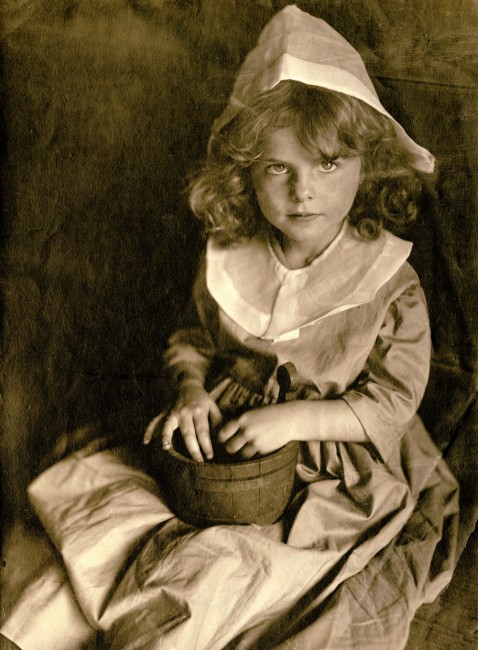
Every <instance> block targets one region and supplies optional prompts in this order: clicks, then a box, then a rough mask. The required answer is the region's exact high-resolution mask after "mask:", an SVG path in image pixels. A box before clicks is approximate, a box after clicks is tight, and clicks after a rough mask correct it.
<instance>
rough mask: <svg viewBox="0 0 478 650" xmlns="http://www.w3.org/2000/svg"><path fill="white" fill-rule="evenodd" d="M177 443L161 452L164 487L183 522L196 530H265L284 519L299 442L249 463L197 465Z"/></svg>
mask: <svg viewBox="0 0 478 650" xmlns="http://www.w3.org/2000/svg"><path fill="white" fill-rule="evenodd" d="M179 437H180V434H179ZM175 438H176V436H174V437H173V445H172V448H171V449H170V450H168V451H166V452H165V451H163V452H162V455H161V462H160V467H161V470H160V471H161V478H160V482H161V483H162V484H163V485H164V487H165V489H166V499H167V502H168V505H169V507H170V508H171V510H172V511H173V512H174V513H175V514H176V515H177V516H178V517H179V518H180V519H181V520H183V521H185V522H187V523H190V524H193V525H195V526H210V525H214V524H259V525H264V524H271V523H273V522H274V521H277V519H279V517H280V516H281V515H282V514H283V512H284V510H285V509H286V507H287V505H288V503H289V501H290V498H291V493H292V488H293V485H294V476H295V468H296V465H297V461H298V454H299V443H298V442H289V443H288V444H287V445H285V446H284V447H282V448H281V449H278V450H277V451H275V452H272V453H271V454H267V455H265V456H260V457H257V458H254V459H251V460H244V461H241V460H239V461H235V460H234V461H233V462H231V461H229V462H227V463H222V462H219V463H218V462H204V463H198V462H196V461H195V460H193V459H191V458H190V457H187V456H186V455H184V454H183V453H181V452H180V451H178V446H179V445H178V444H177V442H176V444H174V443H175Z"/></svg>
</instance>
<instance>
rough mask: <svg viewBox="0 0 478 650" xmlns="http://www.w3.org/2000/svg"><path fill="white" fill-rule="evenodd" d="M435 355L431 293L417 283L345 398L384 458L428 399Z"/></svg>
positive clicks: (393, 310)
mask: <svg viewBox="0 0 478 650" xmlns="http://www.w3.org/2000/svg"><path fill="white" fill-rule="evenodd" d="M430 355H431V339H430V325H429V319H428V311H427V307H426V301H425V296H424V294H423V290H422V288H421V287H420V285H419V284H415V285H413V286H411V287H409V288H408V289H406V290H405V291H404V292H403V293H402V294H401V295H400V296H399V297H398V298H397V299H395V300H394V301H393V302H392V303H391V304H390V306H389V308H388V310H387V312H386V315H385V319H384V321H383V324H382V327H381V328H380V331H379V334H378V336H377V339H376V341H375V344H374V347H373V349H372V351H371V353H370V355H369V357H368V359H367V361H366V364H365V367H364V369H363V372H362V373H361V375H360V377H359V379H358V381H357V382H356V383H355V384H354V385H353V387H352V388H351V389H350V390H349V391H347V392H346V393H345V394H344V395H343V396H342V399H344V400H345V401H346V402H347V404H348V405H349V406H350V408H351V409H352V410H353V411H354V413H355V415H356V416H357V418H358V419H359V420H360V422H361V424H362V426H363V428H364V430H365V432H366V434H367V436H368V437H369V438H370V440H371V441H372V443H373V444H374V445H375V447H376V448H377V450H378V451H379V453H380V455H381V456H382V458H383V459H384V460H385V459H386V458H388V457H389V455H390V453H391V451H392V450H393V448H394V447H395V446H396V445H397V443H398V442H399V441H400V438H401V436H402V435H403V433H404V431H405V429H406V426H407V424H408V423H409V422H410V420H411V419H412V417H413V416H414V415H415V413H416V411H417V409H418V406H419V404H420V402H421V400H422V397H423V394H424V392H425V387H426V384H427V381H428V375H429V370H430Z"/></svg>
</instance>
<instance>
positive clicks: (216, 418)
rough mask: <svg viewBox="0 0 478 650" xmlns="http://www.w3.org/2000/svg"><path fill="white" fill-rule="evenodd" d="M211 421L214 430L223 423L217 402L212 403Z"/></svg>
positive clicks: (210, 410)
mask: <svg viewBox="0 0 478 650" xmlns="http://www.w3.org/2000/svg"><path fill="white" fill-rule="evenodd" d="M209 419H210V420H211V426H212V427H213V428H215V427H218V426H219V425H220V424H221V422H222V413H221V410H220V409H219V406H218V405H217V404H216V402H211V406H210V408H209Z"/></svg>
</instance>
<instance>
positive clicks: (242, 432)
mask: <svg viewBox="0 0 478 650" xmlns="http://www.w3.org/2000/svg"><path fill="white" fill-rule="evenodd" d="M301 415H302V409H301V402H287V403H284V404H274V405H271V406H264V407H262V408H260V409H256V410H254V411H247V412H246V413H243V414H242V415H241V416H240V417H238V418H237V419H235V420H231V421H230V422H228V423H227V424H226V425H225V426H224V427H223V428H222V429H221V430H220V432H219V435H218V441H219V442H220V443H223V444H224V446H225V448H226V451H227V452H228V453H230V454H235V453H237V452H239V451H240V453H241V456H242V457H243V458H252V456H254V455H255V454H256V453H259V454H268V453H270V452H272V451H275V450H276V449H280V447H283V446H284V445H285V444H287V443H288V442H290V441H291V440H300V437H301V434H300V429H301V426H300V424H301Z"/></svg>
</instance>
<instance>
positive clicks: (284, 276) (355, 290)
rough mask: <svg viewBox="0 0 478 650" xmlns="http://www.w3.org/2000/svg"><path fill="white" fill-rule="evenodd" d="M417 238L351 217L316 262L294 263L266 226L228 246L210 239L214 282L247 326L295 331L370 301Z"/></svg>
mask: <svg viewBox="0 0 478 650" xmlns="http://www.w3.org/2000/svg"><path fill="white" fill-rule="evenodd" d="M411 248H412V244H411V243H410V242H407V241H405V240H403V239H400V238H399V237H396V236H394V235H392V234H391V233H389V232H387V231H385V230H384V231H382V233H381V235H380V237H379V238H378V239H376V240H374V241H367V240H364V239H362V238H361V237H360V236H359V234H358V233H357V230H356V229H355V228H354V227H353V226H351V225H350V224H349V223H348V222H344V225H343V227H342V229H341V230H340V232H339V234H338V235H337V237H336V238H335V239H334V241H333V242H332V243H331V244H330V245H329V246H328V247H327V248H326V249H325V251H324V252H323V253H322V254H321V255H319V256H318V257H316V258H315V259H314V260H313V261H312V263H311V264H310V265H308V266H306V267H304V268H300V269H288V268H286V267H285V266H284V265H283V264H282V263H281V262H280V261H279V259H278V258H277V256H276V254H275V253H274V250H273V247H272V245H271V242H270V240H269V236H268V235H267V234H266V233H261V234H259V235H257V236H256V237H254V238H252V239H250V240H249V241H247V242H244V243H239V244H235V245H233V246H228V247H221V246H219V245H218V244H216V243H215V242H214V239H212V238H211V239H209V241H208V244H207V251H206V283H207V287H208V290H209V292H210V294H211V296H212V297H213V298H214V300H215V301H216V302H217V303H218V305H219V306H220V307H221V309H222V310H223V311H224V312H225V313H226V314H227V315H228V316H229V318H231V319H232V320H233V321H234V322H235V323H237V324H238V325H239V326H240V327H242V328H243V329H244V330H246V331H247V332H249V333H250V334H252V335H254V336H257V337H260V338H264V339H274V340H277V339H289V338H295V337H297V336H298V334H299V330H300V328H302V327H305V326H307V325H311V324H313V323H315V322H317V321H318V320H320V319H322V318H326V317H327V316H330V315H332V314H334V313H337V312H340V311H344V310H346V309H350V308H352V307H355V306H358V305H360V304H364V303H367V302H370V301H371V300H372V299H373V298H374V296H375V295H376V293H377V291H378V290H379V289H380V288H381V287H382V286H383V285H384V284H385V283H386V282H387V281H388V280H389V279H390V278H391V277H392V276H393V275H394V274H395V273H396V272H397V271H398V269H399V268H400V267H401V266H402V265H403V263H404V262H405V261H406V259H407V258H408V256H409V255H410V251H411Z"/></svg>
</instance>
